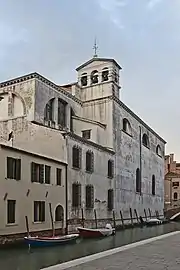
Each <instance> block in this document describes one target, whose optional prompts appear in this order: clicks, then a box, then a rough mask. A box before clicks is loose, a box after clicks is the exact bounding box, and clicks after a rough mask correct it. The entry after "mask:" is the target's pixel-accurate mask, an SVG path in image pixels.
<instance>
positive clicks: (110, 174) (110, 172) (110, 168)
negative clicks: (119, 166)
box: [108, 159, 114, 178]
mask: <svg viewBox="0 0 180 270" xmlns="http://www.w3.org/2000/svg"><path fill="white" fill-rule="evenodd" d="M108 177H109V178H113V177H114V162H113V160H111V159H109V160H108Z"/></svg>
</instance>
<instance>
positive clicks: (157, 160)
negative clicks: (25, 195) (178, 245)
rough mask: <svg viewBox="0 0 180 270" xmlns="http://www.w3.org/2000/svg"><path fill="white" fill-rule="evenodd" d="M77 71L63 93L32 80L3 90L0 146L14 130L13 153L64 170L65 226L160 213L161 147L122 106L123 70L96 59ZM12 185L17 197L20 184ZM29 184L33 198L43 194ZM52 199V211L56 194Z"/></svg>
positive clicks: (44, 81) (43, 80)
mask: <svg viewBox="0 0 180 270" xmlns="http://www.w3.org/2000/svg"><path fill="white" fill-rule="evenodd" d="M76 70H77V77H78V79H77V82H76V83H73V84H69V85H64V86H59V85H56V84H54V83H53V82H51V81H49V80H47V79H46V78H44V77H42V76H41V75H39V74H37V73H32V74H29V75H25V76H23V77H19V78H16V79H13V80H10V81H7V82H4V83H1V84H0V97H3V100H2V101H1V102H0V141H1V143H2V144H4V145H9V146H10V145H11V146H12V139H11V140H10V141H8V134H9V133H10V132H11V131H13V135H14V136H13V148H17V149H20V150H24V151H27V152H32V153H33V154H35V155H41V156H44V157H46V158H51V159H53V160H56V161H58V162H61V163H62V164H64V167H65V164H67V163H68V169H67V183H68V185H67V187H66V186H65V185H64V187H63V186H62V191H63V190H64V192H65V194H66V193H67V197H66V196H64V197H63V198H64V199H63V201H59V203H60V204H61V205H62V207H63V209H64V213H65V214H64V222H65V220H66V217H67V218H68V219H70V220H71V221H69V222H70V223H71V222H73V220H74V219H76V218H78V217H79V218H80V217H81V216H82V209H83V215H84V217H85V218H86V219H94V211H93V209H96V212H97V218H99V219H106V218H110V217H112V210H113V209H114V210H115V212H116V216H117V217H118V218H119V211H120V210H122V211H123V214H124V216H125V217H126V216H127V215H128V216H129V208H132V211H133V209H136V210H137V212H138V214H139V215H143V214H144V209H146V210H147V209H148V208H150V209H151V210H152V212H153V213H154V212H155V211H156V210H158V211H159V213H160V214H163V207H164V179H163V177H164V173H163V172H164V148H165V141H164V140H163V139H162V138H161V137H160V136H159V135H158V134H157V133H155V131H153V130H152V129H151V128H150V127H149V126H148V125H147V124H145V123H144V122H143V121H142V120H141V119H140V118H139V117H138V116H137V115H136V114H135V113H133V112H132V111H131V110H130V109H129V108H128V107H127V106H126V105H125V104H124V103H123V102H122V101H121V99H120V89H121V87H120V83H119V81H120V77H119V72H120V70H121V67H120V66H119V65H118V64H117V62H116V61H115V60H113V59H106V58H98V57H94V58H92V59H91V60H89V61H88V62H86V63H84V64H83V65H81V66H79V67H78V68H77V69H76ZM2 173H3V172H1V174H2ZM2 179H4V180H3V181H1V184H0V185H2V187H1V186H0V189H1V190H2V189H4V188H5V187H6V190H3V191H4V192H7V193H8V188H10V185H11V184H9V185H8V186H7V185H5V183H6V181H7V180H6V179H5V176H4V175H2ZM23 180H24V182H25V181H26V182H27V183H26V185H27V186H28V185H29V184H30V183H29V182H30V180H29V178H27V179H22V182H23ZM53 181H54V180H53ZM9 183H10V182H9ZM12 185H14V186H17V188H15V187H14V190H16V193H19V194H20V193H21V192H22V191H21V189H19V188H18V185H19V182H16V184H14V183H13V184H12ZM31 185H33V186H34V188H33V190H34V193H36V190H43V189H44V184H38V185H37V183H36V188H35V183H31ZM52 185H54V182H52V183H50V184H49V185H48V187H47V190H50V189H51V186H52ZM63 188H64V189H63ZM66 188H67V189H66ZM37 196H38V195H37ZM58 197H59V199H60V196H58ZM51 198H52V199H51V203H52V204H53V205H54V209H55V205H56V204H57V198H56V195H55V194H54V196H53V197H51ZM7 199H8V196H7ZM17 199H18V198H17ZM44 200H45V201H46V202H48V199H44ZM55 202H56V203H55ZM32 203H33V197H32ZM66 206H67V207H66ZM0 207H2V208H1V209H2V211H3V209H4V211H6V209H5V208H3V206H0ZM4 207H5V206H4ZM30 208H31V207H30V206H29V207H28V213H29V215H31V214H32V211H31V209H30ZM17 211H18V210H17ZM54 211H55V210H54ZM48 222H49V221H47V224H49V223H48ZM0 223H2V221H0ZM45 223H46V221H45ZM65 223H66V222H65ZM5 225H6V224H5V222H4V223H3V224H2V226H1V224H0V226H1V227H0V230H1V228H2V227H3V226H5ZM65 225H66V224H65ZM65 225H64V226H65ZM47 226H48V225H47ZM45 227H46V226H45ZM3 228H4V227H3ZM34 228H35V227H34ZM42 228H44V227H42ZM34 230H35V229H34Z"/></svg>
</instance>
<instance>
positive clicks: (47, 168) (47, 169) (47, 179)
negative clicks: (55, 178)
mask: <svg viewBox="0 0 180 270" xmlns="http://www.w3.org/2000/svg"><path fill="white" fill-rule="evenodd" d="M50 182H51V167H50V166H48V165H45V183H46V184H50Z"/></svg>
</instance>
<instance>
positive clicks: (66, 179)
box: [65, 165, 68, 234]
mask: <svg viewBox="0 0 180 270" xmlns="http://www.w3.org/2000/svg"><path fill="white" fill-rule="evenodd" d="M67 170H68V165H66V168H65V185H66V186H65V196H66V199H65V213H66V214H65V215H66V220H65V234H68V177H67Z"/></svg>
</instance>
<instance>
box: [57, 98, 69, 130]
mask: <svg viewBox="0 0 180 270" xmlns="http://www.w3.org/2000/svg"><path fill="white" fill-rule="evenodd" d="M66 105H67V103H66V102H65V101H64V100H62V99H60V98H59V99H58V124H59V125H60V127H62V128H64V127H65V126H66Z"/></svg>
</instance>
